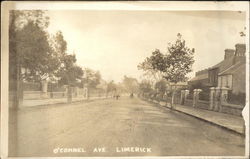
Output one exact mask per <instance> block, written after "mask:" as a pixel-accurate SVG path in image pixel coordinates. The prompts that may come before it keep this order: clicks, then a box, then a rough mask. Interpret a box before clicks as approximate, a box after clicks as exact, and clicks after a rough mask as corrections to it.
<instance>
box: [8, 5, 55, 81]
mask: <svg viewBox="0 0 250 159" xmlns="http://www.w3.org/2000/svg"><path fill="white" fill-rule="evenodd" d="M44 14H45V12H43V11H41V10H32V11H17V10H15V11H14V10H13V11H10V21H9V22H10V24H9V48H10V49H9V59H10V61H9V63H10V66H11V67H9V75H10V79H13V80H14V79H15V80H17V81H19V80H22V77H23V76H24V78H27V77H28V75H27V74H31V76H32V77H31V78H37V77H38V75H37V74H39V75H40V77H42V76H43V75H44V74H46V73H49V72H50V68H52V67H50V68H45V67H46V66H44V61H46V60H47V59H48V57H49V56H50V53H51V52H50V50H49V45H48V41H47V35H48V34H47V32H46V28H47V27H48V25H49V18H48V17H47V16H45V15H44ZM40 43H41V44H40ZM32 52H33V53H32ZM38 59H40V61H39V60H38ZM32 60H33V61H32ZM37 62H38V63H37ZM34 64H37V66H36V67H35V68H34V67H33V66H34ZM42 65H43V66H42ZM24 67H26V69H29V72H26V74H24V75H21V68H24ZM39 68H40V69H39ZM37 70H39V71H38V72H37ZM34 72H36V73H34ZM27 79H28V78H27Z"/></svg>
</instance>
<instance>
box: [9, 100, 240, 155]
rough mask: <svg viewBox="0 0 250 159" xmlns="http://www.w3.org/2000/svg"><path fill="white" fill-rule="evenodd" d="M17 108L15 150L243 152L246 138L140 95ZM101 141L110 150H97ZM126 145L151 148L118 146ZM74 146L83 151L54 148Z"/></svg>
mask: <svg viewBox="0 0 250 159" xmlns="http://www.w3.org/2000/svg"><path fill="white" fill-rule="evenodd" d="M17 114H18V116H17V118H16V119H17V121H18V124H17V125H15V124H13V119H14V118H13V119H11V123H12V124H11V129H12V130H13V127H14V128H15V127H17V131H15V132H16V133H17V134H14V133H11V136H12V140H14V138H15V136H16V141H11V142H10V143H11V144H12V145H16V147H14V146H12V147H10V151H11V152H12V154H13V155H14V153H16V155H18V156H173V155H181V156H184V155H188V156H193V155H199V156H202V155H206V156H210V155H223V156H230V155H244V138H242V137H240V136H238V135H236V134H233V133H231V132H228V131H226V130H223V129H221V128H218V127H215V126H213V125H210V124H208V123H205V122H203V121H200V120H198V119H195V118H193V117H190V116H187V115H184V114H181V113H178V112H175V111H171V110H169V109H166V108H163V107H159V106H156V105H153V104H150V103H147V102H145V101H142V100H140V99H138V98H134V99H130V98H128V97H122V98H121V99H119V100H115V99H106V100H98V101H92V102H85V103H74V104H71V105H66V104H65V105H54V106H44V107H37V108H34V107H33V108H26V109H22V110H19V111H18V113H17ZM10 131H11V130H10ZM15 142H17V143H16V144H15ZM97 147H98V148H103V147H104V148H105V151H106V152H94V153H93V152H92V151H93V149H94V148H97ZM124 147H134V150H133V148H130V150H129V151H138V149H136V148H135V147H140V148H141V149H140V150H141V151H146V150H147V149H143V148H149V149H148V151H149V152H117V151H121V150H122V148H124ZM61 148H64V149H61ZM70 148H79V149H75V150H74V151H80V152H75V153H66V152H65V153H59V152H58V153H54V152H53V151H55V152H57V151H70ZM14 149H16V150H17V151H16V152H15V151H14ZM135 149H136V150H135ZM100 150H102V149H100ZM72 151H73V150H72ZM81 151H85V152H81ZM150 151H151V152H150Z"/></svg>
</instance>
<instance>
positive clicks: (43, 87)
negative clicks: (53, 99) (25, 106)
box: [41, 80, 48, 98]
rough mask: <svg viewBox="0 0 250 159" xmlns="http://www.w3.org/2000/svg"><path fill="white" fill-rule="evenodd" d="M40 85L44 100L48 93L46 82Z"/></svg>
mask: <svg viewBox="0 0 250 159" xmlns="http://www.w3.org/2000/svg"><path fill="white" fill-rule="evenodd" d="M41 84H42V92H41V93H42V94H41V95H42V98H46V97H47V93H48V81H46V80H43V81H42V82H41Z"/></svg>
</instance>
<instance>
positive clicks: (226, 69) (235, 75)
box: [189, 44, 246, 94]
mask: <svg viewBox="0 0 250 159" xmlns="http://www.w3.org/2000/svg"><path fill="white" fill-rule="evenodd" d="M245 53H246V45H245V44H236V45H235V50H234V49H226V50H225V55H224V60H223V61H221V62H220V63H218V64H216V65H214V66H212V67H210V68H208V69H205V70H202V71H198V72H196V75H195V77H194V78H192V79H191V80H190V81H189V84H194V83H197V82H200V83H202V84H204V85H206V86H209V87H227V88H229V89H230V90H231V91H232V93H234V94H238V93H245V92H246V90H245V85H246V81H245V76H246V56H245Z"/></svg>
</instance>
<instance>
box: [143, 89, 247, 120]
mask: <svg viewBox="0 0 250 159" xmlns="http://www.w3.org/2000/svg"><path fill="white" fill-rule="evenodd" d="M225 90H227V89H225V88H213V89H211V92H207V91H204V92H203V91H202V90H200V89H195V90H194V91H192V92H190V93H189V91H184V90H182V91H181V92H176V94H175V98H174V101H173V102H174V104H180V105H184V106H192V107H195V108H200V109H206V110H211V111H219V112H221V113H228V114H232V115H237V116H241V112H242V110H243V108H244V104H243V102H241V104H239V102H238V103H237V104H235V101H234V103H232V101H233V99H232V97H233V98H236V97H239V96H240V97H241V98H239V99H240V100H241V101H245V98H244V95H242V94H241V95H238V96H233V95H232V94H229V95H228V98H227V100H225V98H224V97H226V95H227V91H225ZM171 96H172V95H171V94H169V93H168V94H167V95H164V96H161V95H160V94H151V95H150V94H149V93H145V94H144V98H148V99H150V100H152V101H158V102H167V103H171V102H172V101H171V100H172V97H171ZM183 98H184V99H183ZM239 99H238V100H239ZM243 99H244V100H243Z"/></svg>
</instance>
